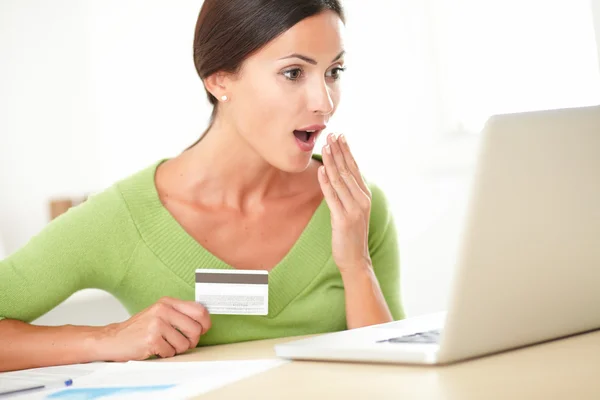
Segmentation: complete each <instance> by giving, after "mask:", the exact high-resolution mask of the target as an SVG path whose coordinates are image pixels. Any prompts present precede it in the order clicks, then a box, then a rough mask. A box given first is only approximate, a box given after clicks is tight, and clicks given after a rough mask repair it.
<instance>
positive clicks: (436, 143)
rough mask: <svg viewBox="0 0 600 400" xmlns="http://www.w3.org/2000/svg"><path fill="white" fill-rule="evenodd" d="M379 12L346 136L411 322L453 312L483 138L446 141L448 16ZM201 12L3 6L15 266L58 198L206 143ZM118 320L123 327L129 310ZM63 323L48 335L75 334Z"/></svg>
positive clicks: (425, 7) (3, 155)
mask: <svg viewBox="0 0 600 400" xmlns="http://www.w3.org/2000/svg"><path fill="white" fill-rule="evenodd" d="M594 1H595V2H596V1H597V0H594ZM462 3H464V4H463V7H466V6H465V4H467V3H468V2H466V0H465V1H462ZM462 3H461V4H462ZM364 4H366V2H363V1H362V0H347V6H348V7H347V11H348V30H347V35H348V36H347V42H348V43H347V47H348V56H347V64H348V67H349V69H348V72H347V74H346V75H345V77H344V97H343V100H342V104H341V107H340V109H339V112H338V115H337V116H336V118H335V119H334V121H332V125H331V129H332V130H333V131H340V132H344V133H346V135H347V136H348V138H349V141H350V144H351V145H352V146H353V150H354V152H355V154H356V157H357V159H358V161H359V164H360V165H361V167H362V169H363V172H364V173H365V174H366V175H367V176H369V177H370V178H372V179H374V180H375V181H377V182H378V183H380V185H381V186H382V187H383V188H384V190H385V191H386V193H387V195H388V197H389V199H390V202H391V204H392V207H393V212H394V214H395V216H396V220H397V225H398V229H399V234H400V246H401V249H400V250H401V257H402V274H403V275H402V276H403V282H402V292H403V301H404V304H405V307H406V310H407V312H408V314H409V315H418V314H422V313H426V312H433V311H438V310H441V309H443V308H444V307H445V297H446V294H447V289H448V281H449V277H450V274H451V271H452V256H453V254H454V250H455V245H456V238H457V233H458V230H459V227H460V218H461V216H462V212H463V211H464V210H463V208H462V207H463V204H464V199H465V195H466V189H467V187H468V186H467V185H468V182H469V178H470V174H471V172H472V161H473V159H474V155H475V148H476V145H477V141H476V136H469V135H462V136H461V135H458V136H452V135H449V134H448V132H447V129H448V127H449V124H450V123H452V122H453V121H454V120H453V119H452V116H451V115H449V114H448V110H449V108H448V104H449V102H450V104H452V102H451V99H450V100H449V99H448V98H447V97H445V96H446V95H447V93H445V92H443V91H442V89H443V88H444V87H445V84H444V81H443V79H447V78H448V77H447V76H446V75H447V74H448V71H447V70H445V69H444V66H445V65H446V64H444V62H443V61H444V58H443V57H442V56H443V54H440V53H436V52H434V50H435V46H434V44H435V43H436V38H438V39H439V36H440V35H442V36H443V33H444V32H443V31H439V30H436V28H435V26H432V19H431V16H432V12H433V11H434V10H439V9H438V8H435V7H434V6H436V4H437V3H436V1H435V0H431V1H421V0H411V1H408V0H407V1H396V0H378V1H377V2H373V3H372V2H369V4H375V5H376V6H374V7H373V6H371V7H363V5H364ZM540 4H541V3H540ZM200 5H201V0H178V1H177V2H172V1H167V0H145V1H142V0H120V1H117V0H103V1H80V0H53V1H52V2H47V1H44V0H2V2H0V59H1V60H2V62H0V232H1V234H2V236H3V237H4V242H5V243H4V245H5V247H6V251H7V252H8V253H10V252H12V251H14V250H16V249H17V248H19V247H20V246H22V245H24V244H25V243H26V242H27V240H28V239H29V238H30V237H31V236H32V235H34V234H35V233H36V232H38V231H39V230H40V229H41V228H42V227H43V226H44V225H45V223H46V221H47V220H48V210H47V201H48V199H49V198H50V197H51V196H57V195H62V194H67V195H68V194H72V195H79V194H81V193H86V192H95V191H99V190H102V189H103V188H105V187H107V186H108V185H110V184H111V183H113V182H114V181H115V180H117V179H120V178H122V177H125V176H127V175H129V174H131V173H133V172H134V171H137V170H138V169H141V168H143V167H145V166H146V165H148V164H149V163H151V162H154V161H155V160H157V159H159V158H162V157H170V156H174V155H176V154H177V153H178V152H179V151H181V150H183V149H184V148H185V147H186V146H187V145H189V144H190V143H191V142H193V141H194V140H195V138H196V137H197V136H198V135H199V134H200V133H201V132H202V131H203V129H204V127H205V126H206V121H207V119H208V116H209V113H210V109H209V106H208V102H207V101H206V100H205V94H204V90H203V88H202V85H201V82H200V80H199V78H198V77H197V75H196V73H195V70H194V65H193V62H192V56H191V54H192V51H191V49H192V38H193V31H194V25H195V21H196V18H197V13H198V11H199V8H200ZM377 6H380V7H381V8H379V7H377ZM432 7H433V8H432ZM382 9H383V10H389V12H385V13H382V12H381V10H382ZM581 9H582V10H583V8H581ZM438 17H439V15H438ZM454 22H456V21H454ZM598 26H600V25H598ZM446 56H447V55H446ZM454 61H455V64H453V66H454V67H456V66H457V65H458V66H460V63H458V62H456V60H454ZM465 62H467V61H465ZM586 67H589V64H586ZM596 67H597V65H596ZM509 78H510V77H509ZM506 79H508V78H506ZM523 79H527V77H525V78H523ZM446 83H447V82H446ZM597 84H598V82H597V81H594V82H590V87H591V88H595V87H596V86H594V85H597ZM446 86H447V85H446ZM317 148H320V147H317ZM88 293H89V296H88V297H87V299H98V298H100V297H98V293H97V292H88ZM105 304H106V307H108V308H107V309H110V310H112V311H111V312H113V315H116V316H117V317H116V318H122V317H123V314H122V309H120V308H119V307H118V304H115V303H105ZM73 307H76V306H73ZM77 309H78V308H77ZM53 315H54V317H55V318H54V319H53V318H46V319H43V321H45V322H48V321H49V322H50V323H52V322H56V321H63V319H64V318H69V317H68V316H69V313H65V312H62V311H60V310H59V311H56V312H55V314H53ZM70 315H71V316H72V315H73V314H72V313H71V314H70ZM49 316H50V317H52V315H50V314H49ZM102 318H104V317H102ZM102 321H104V320H102ZM66 322H68V320H67V321H65V323H66ZM83 322H85V323H87V321H83Z"/></svg>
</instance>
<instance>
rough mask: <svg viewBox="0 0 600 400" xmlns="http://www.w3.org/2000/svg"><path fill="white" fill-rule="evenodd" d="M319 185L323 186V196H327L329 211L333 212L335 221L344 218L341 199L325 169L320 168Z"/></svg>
mask: <svg viewBox="0 0 600 400" xmlns="http://www.w3.org/2000/svg"><path fill="white" fill-rule="evenodd" d="M318 176H319V184H320V185H321V190H322V191H323V195H324V196H325V200H326V201H327V204H328V205H329V210H330V211H331V215H332V216H333V218H335V219H339V218H341V217H342V216H343V212H344V206H342V203H341V202H340V199H339V198H338V196H337V193H336V192H335V190H334V189H333V187H332V186H331V182H330V181H329V179H328V178H327V172H325V167H324V166H321V167H319V173H318Z"/></svg>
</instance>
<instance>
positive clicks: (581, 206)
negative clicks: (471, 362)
mask: <svg viewBox="0 0 600 400" xmlns="http://www.w3.org/2000/svg"><path fill="white" fill-rule="evenodd" d="M471 185H472V186H471V191H470V193H469V201H468V203H467V209H466V216H465V221H464V224H463V225H462V229H461V236H460V237H459V239H460V240H459V242H460V246H459V247H458V252H457V259H456V260H455V264H454V265H452V266H453V267H454V269H453V277H452V280H451V282H450V292H449V297H448V303H447V307H446V311H444V312H440V313H435V314H430V315H422V316H418V317H414V318H407V319H404V320H401V321H395V322H390V323H385V324H380V325H374V326H369V327H364V328H358V329H352V330H346V331H342V332H334V333H328V334H323V335H319V336H313V337H311V338H305V339H298V340H293V341H291V342H288V343H285V344H280V345H277V346H275V352H276V354H277V356H279V357H282V358H287V359H296V360H331V361H355V362H382V363H399V364H449V363H453V362H457V361H460V360H466V359H470V358H473V357H478V356H483V355H488V354H493V353H497V352H501V351H505V350H509V349H514V348H519V347H523V346H527V345H531V344H535V343H540V342H544V341H548V340H552V339H557V338H561V337H565V336H568V335H573V334H577V333H582V332H586V331H591V330H595V329H598V328H600V106H593V107H581V108H570V109H557V110H546V111H535V112H525V113H516V114H504V115H496V116H493V117H491V118H490V119H489V120H488V121H487V123H486V125H485V127H484V129H483V131H482V136H481V138H480V142H479V153H478V157H477V163H476V169H475V174H474V177H473V180H472V183H471Z"/></svg>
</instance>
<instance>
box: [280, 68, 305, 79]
mask: <svg viewBox="0 0 600 400" xmlns="http://www.w3.org/2000/svg"><path fill="white" fill-rule="evenodd" d="M283 76H285V77H286V78H287V79H289V80H290V81H297V80H298V79H300V77H301V76H302V69H300V68H294V69H289V70H287V71H284V72H283Z"/></svg>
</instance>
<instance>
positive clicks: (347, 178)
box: [331, 135, 368, 211]
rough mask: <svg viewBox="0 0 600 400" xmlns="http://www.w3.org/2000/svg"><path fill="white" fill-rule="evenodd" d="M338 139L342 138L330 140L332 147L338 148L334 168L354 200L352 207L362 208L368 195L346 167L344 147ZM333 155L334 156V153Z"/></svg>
mask: <svg viewBox="0 0 600 400" xmlns="http://www.w3.org/2000/svg"><path fill="white" fill-rule="evenodd" d="M340 137H342V136H341V135H340V136H338V138H337V140H336V138H335V137H333V138H332V140H331V141H332V143H333V144H332V146H334V147H337V148H338V151H337V156H336V157H335V161H336V166H337V168H338V172H339V174H340V176H341V177H342V179H343V181H344V182H345V183H346V187H347V188H348V190H349V191H350V194H352V197H353V198H354V201H355V202H354V203H353V204H352V206H355V205H356V204H358V205H360V206H361V208H362V207H365V206H366V205H367V204H366V203H367V201H368V195H367V193H366V192H365V191H364V190H363V189H362V188H361V187H360V185H359V184H358V182H357V181H356V178H355V176H354V174H353V173H352V171H351V170H350V167H349V166H348V163H347V161H346V157H345V155H344V146H343V144H342V142H341V140H340ZM334 154H336V153H334ZM359 176H360V173H359ZM346 211H349V210H348V209H347V208H346Z"/></svg>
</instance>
